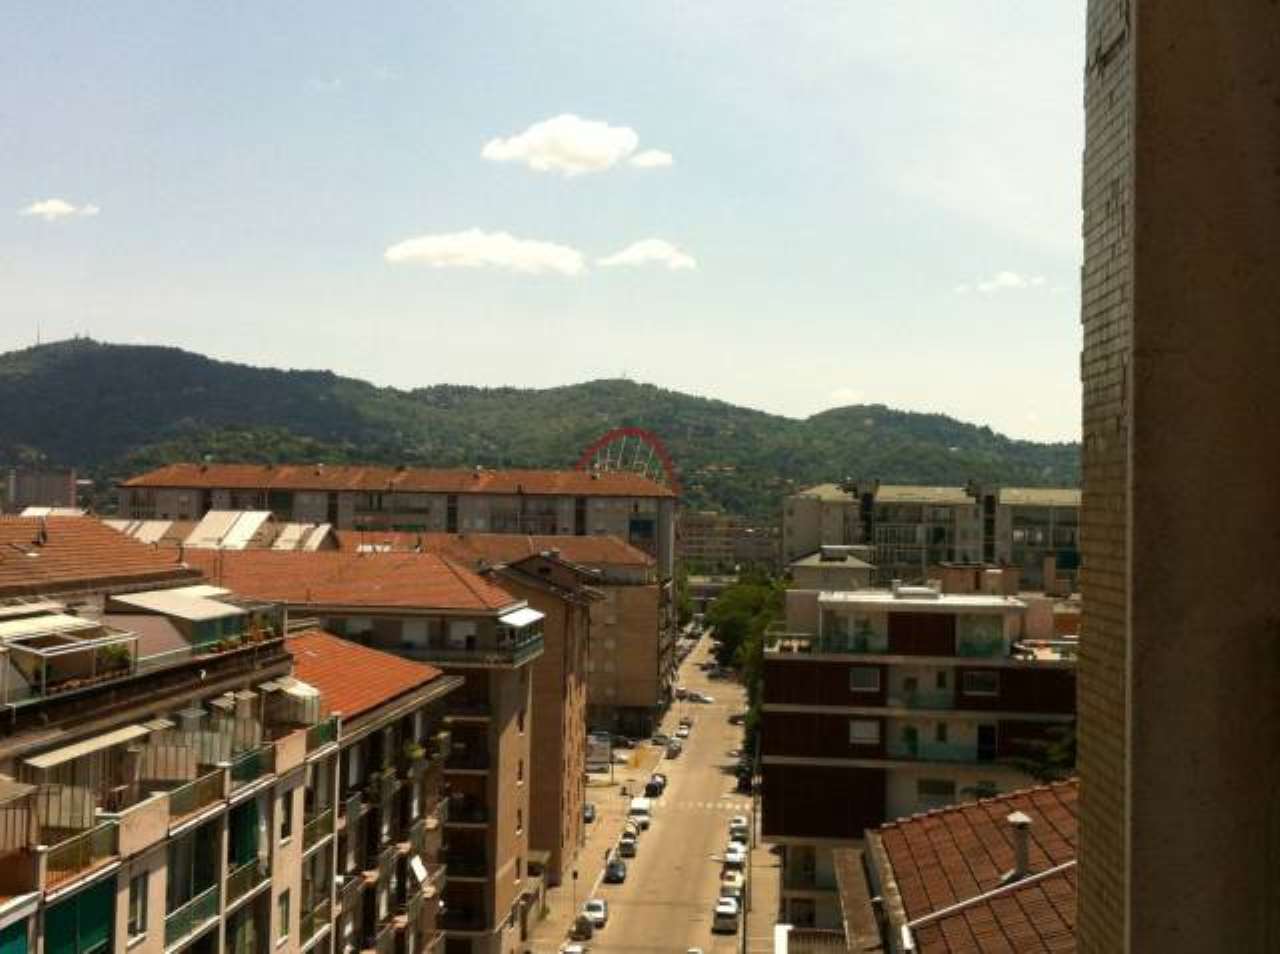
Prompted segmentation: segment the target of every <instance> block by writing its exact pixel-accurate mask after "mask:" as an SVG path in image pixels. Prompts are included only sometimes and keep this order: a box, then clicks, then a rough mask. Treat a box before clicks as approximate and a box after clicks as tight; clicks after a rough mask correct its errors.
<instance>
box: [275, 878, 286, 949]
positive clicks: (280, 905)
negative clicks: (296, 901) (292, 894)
mask: <svg viewBox="0 0 1280 954" xmlns="http://www.w3.org/2000/svg"><path fill="white" fill-rule="evenodd" d="M276 911H277V913H278V914H279V916H280V925H279V927H278V928H277V931H278V933H277V936H276V943H277V944H283V943H284V942H285V941H287V940H289V892H288V891H287V890H285V891H281V892H280V898H279V899H278V900H277V901H276Z"/></svg>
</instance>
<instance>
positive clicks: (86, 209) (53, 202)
mask: <svg viewBox="0 0 1280 954" xmlns="http://www.w3.org/2000/svg"><path fill="white" fill-rule="evenodd" d="M99 211H101V210H100V209H99V208H98V207H97V206H96V205H92V204H86V205H81V206H76V205H73V204H72V203H70V202H68V201H67V200H66V199H41V200H40V201H39V202H32V203H31V204H30V205H28V206H26V207H25V208H22V209H19V210H18V214H19V215H31V216H36V217H37V218H41V219H44V220H45V221H46V222H56V221H57V220H58V219H65V218H70V217H71V216H80V217H87V216H91V215H97V214H98V212H99Z"/></svg>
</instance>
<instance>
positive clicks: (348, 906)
mask: <svg viewBox="0 0 1280 954" xmlns="http://www.w3.org/2000/svg"><path fill="white" fill-rule="evenodd" d="M363 891H364V878H363V877H361V876H359V875H356V876H355V877H352V878H347V879H346V880H345V881H344V882H343V883H342V890H341V891H339V892H338V903H339V904H341V905H342V913H343V914H348V913H350V912H352V911H354V910H355V909H356V906H357V905H358V904H359V903H360V895H361V893H362V892H363Z"/></svg>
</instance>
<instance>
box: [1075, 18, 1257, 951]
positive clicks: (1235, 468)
mask: <svg viewBox="0 0 1280 954" xmlns="http://www.w3.org/2000/svg"><path fill="white" fill-rule="evenodd" d="M1084 52H1085V71H1084V94H1085V95H1084V102H1085V117H1086V123H1085V152H1084V176H1083V210H1084V264H1083V268H1082V270H1081V279H1082V314H1081V318H1082V322H1083V326H1084V351H1083V354H1082V358H1081V378H1082V383H1083V418H1084V419H1083V442H1082V446H1083V468H1084V510H1083V522H1082V526H1081V536H1082V541H1083V553H1084V558H1085V559H1084V569H1083V577H1082V585H1081V589H1082V593H1083V596H1084V612H1083V621H1082V630H1081V637H1080V640H1081V664H1080V677H1081V693H1080V765H1079V768H1080V863H1079V879H1080V887H1079V921H1078V948H1079V950H1080V951H1082V952H1087V954H1094V952H1112V951H1126V952H1135V954H1145V952H1155V951H1160V952H1167V954H1184V952H1191V951H1208V950H1218V951H1263V950H1274V949H1276V948H1277V945H1280V880H1278V879H1277V878H1276V876H1275V873H1276V871H1277V870H1280V825H1278V824H1277V814H1276V792H1277V791H1280V759H1278V758H1277V757H1276V754H1277V743H1276V740H1277V739H1278V738H1280V656H1278V655H1277V653H1276V642H1277V630H1276V623H1275V619H1276V609H1275V605H1276V598H1275V597H1276V593H1275V586H1274V583H1273V580H1274V573H1273V572H1272V571H1271V570H1270V568H1271V567H1273V566H1275V564H1276V558H1278V557H1280V538H1277V536H1276V535H1275V534H1274V533H1272V532H1270V529H1269V528H1271V527H1272V526H1274V525H1275V521H1276V519H1277V517H1280V495H1278V494H1277V493H1276V486H1277V464H1276V462H1277V460H1280V428H1278V427H1277V422H1276V419H1275V416H1274V415H1273V414H1271V413H1270V411H1269V409H1270V408H1271V407H1272V406H1273V405H1274V401H1275V393H1276V384H1275V369H1276V367H1277V366H1280V323H1277V321H1276V320H1275V303H1276V301H1277V300H1280V270H1277V268H1276V267H1275V262H1276V257H1277V253H1280V231H1278V230H1277V222H1278V221H1280V218H1278V217H1277V215H1276V209H1277V208H1280V177H1278V176H1277V175H1276V169H1277V168H1280V109H1277V108H1276V96H1275V90H1276V88H1277V86H1280V7H1277V6H1276V5H1275V4H1247V3H1246V4H1230V3H1228V4H1211V5H1206V4H1197V3H1187V2H1183V3H1177V2H1174V3H1157V2H1152V0H1130V2H1120V0H1090V2H1089V3H1088V20H1087V36H1086V39H1085V50H1084ZM1210 488H1211V489H1212V492H1211V493H1210V494H1209V495H1207V496H1206V491H1207V490H1209V489H1210ZM1259 746H1261V748H1259Z"/></svg>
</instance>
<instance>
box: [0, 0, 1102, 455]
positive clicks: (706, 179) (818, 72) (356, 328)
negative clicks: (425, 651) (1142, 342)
mask: <svg viewBox="0 0 1280 954" xmlns="http://www.w3.org/2000/svg"><path fill="white" fill-rule="evenodd" d="M1029 10H1033V11H1034V12H1028V11H1029ZM1083 31H1084V4H1083V3H1082V2H1076V0H1072V2H1068V0H1043V2H1040V3H1036V4H1034V5H1027V4H1026V3H1025V2H1019V0H895V2H894V3H892V4H885V3H869V2H862V0H830V2H826V0H794V2H773V3H754V2H745V3H744V2H743V0H698V2H696V3H689V2H687V0H652V2H635V0H632V2H627V3H623V2H614V0H585V2H578V0H555V2H535V0H528V2H521V3H510V2H496V0H459V2H446V0H436V2H431V3H428V2H417V3H396V2H382V3H379V4H377V5H374V6H363V5H353V4H341V3H329V2H319V0H312V2H308V3H269V4H267V3H260V2H243V3H230V2H228V3H219V4H208V3H199V4H197V3H185V2H177V0H169V2H164V3H161V2H150V3H129V2H117V3H112V4H95V5H81V4H69V3H55V2H49V3H38V4H7V5H4V6H3V7H0V50H2V51H3V52H2V55H0V350H10V349H12V348H19V347H26V346H28V345H30V344H32V343H33V342H34V341H35V339H36V335H37V333H39V335H40V336H41V337H42V339H43V340H45V341H48V340H52V339H58V338H65V337H70V336H72V335H76V334H83V335H89V336H92V337H94V338H97V339H100V340H106V341H115V342H122V343H146V344H165V345H175V346H178V347H182V348H186V349H189V350H193V351H198V352H201V353H204V354H208V355H210V356H212V357H215V358H220V359H226V360H234V361H240V362H245V363H250V364H255V365H265V366H273V367H292V368H330V369H333V370H334V371H336V372H338V373H340V374H347V375H352V376H356V377H360V378H364V379H367V380H370V381H373V382H374V383H376V384H381V385H394V386H396V387H405V388H409V387H418V386H425V385H429V384H436V383H456V384H475V385H516V386H525V387H549V386H555V385H561V384H571V383H575V382H579V381H586V380H591V379H596V378H614V377H621V376H626V377H629V378H631V379H633V380H637V381H644V382H649V383H653V384H657V385H660V386H662V387H669V388H674V389H677V390H681V391H685V392H689V393H694V394H699V395H704V396H707V397H713V398H718V399H721V400H726V401H730V402H733V403H735V404H742V405H746V406H749V407H754V408H759V409H761V410H766V411H771V412H774V413H778V414H785V415H788V416H792V417H806V416H808V415H810V414H814V413H817V412H819V411H822V410H824V409H826V408H830V407H838V406H843V405H846V404H853V403H882V404H887V405H889V406H891V407H897V408H902V409H907V410H919V411H936V412H942V413H946V414H950V415H952V416H955V417H958V418H961V419H963V420H967V421H972V422H975V423H979V424H986V425H990V426H991V427H993V428H995V429H996V430H998V431H1001V432H1003V433H1006V434H1009V435H1011V436H1015V437H1025V438H1032V439H1036V440H1075V439H1077V438H1078V436H1079V422H1080V387H1079V358H1078V355H1079V350H1080V324H1079V265H1080V261H1081V243H1080V157H1081V152H1082V148H1083V118H1084V117H1083V108H1082V92H1081V90H1082V86H1081V82H1082V81H1081V77H1082V69H1083V56H1084V45H1085V44H1084V36H1083Z"/></svg>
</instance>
